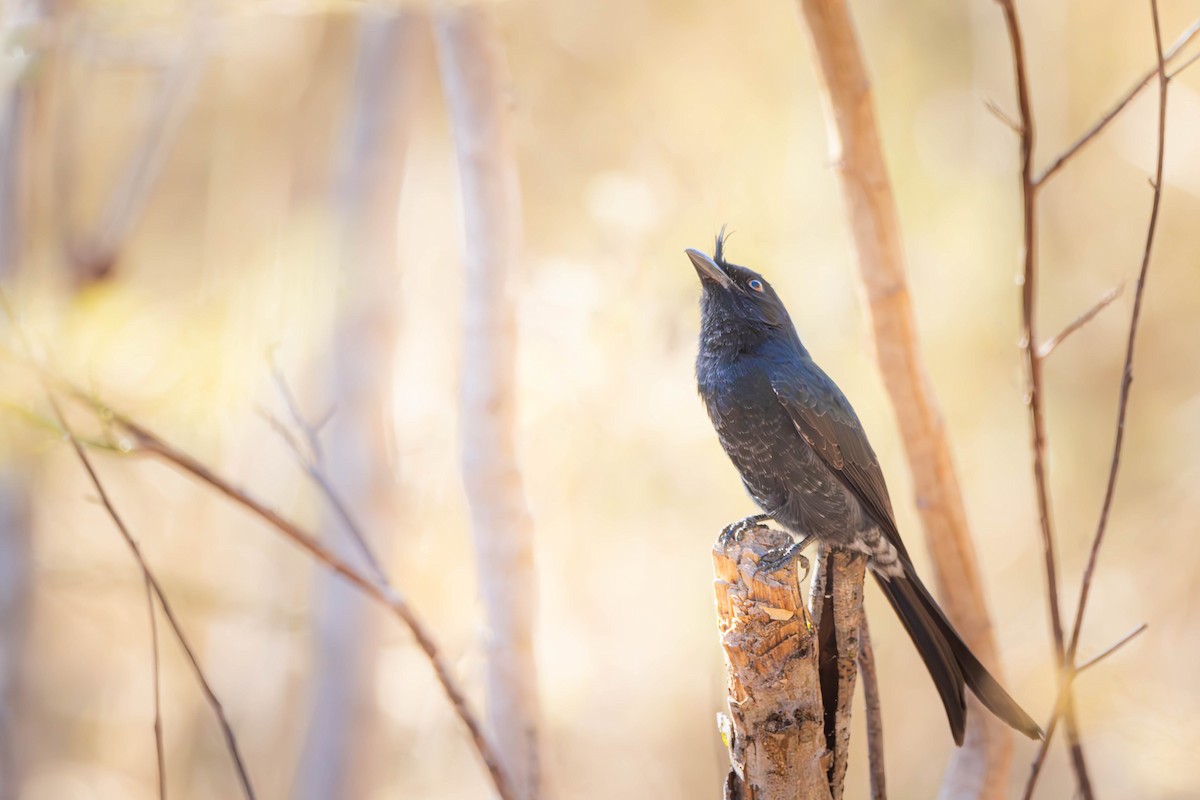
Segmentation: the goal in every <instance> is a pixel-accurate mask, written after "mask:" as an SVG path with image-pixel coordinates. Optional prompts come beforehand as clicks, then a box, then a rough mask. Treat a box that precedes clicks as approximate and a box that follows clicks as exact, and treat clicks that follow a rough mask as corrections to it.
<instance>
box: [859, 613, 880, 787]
mask: <svg viewBox="0 0 1200 800" xmlns="http://www.w3.org/2000/svg"><path fill="white" fill-rule="evenodd" d="M858 671H859V672H860V673H861V674H862V686H863V707H864V709H865V713H866V717H867V758H868V767H869V769H870V773H871V800H887V780H886V775H887V773H886V771H885V770H884V761H883V712H882V709H881V707H880V700H879V676H878V674H877V673H876V671H875V649H874V648H873V647H871V631H870V628H868V626H867V615H866V614H863V615H862V620H860V621H859V628H858Z"/></svg>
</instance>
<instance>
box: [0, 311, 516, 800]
mask: <svg viewBox="0 0 1200 800" xmlns="http://www.w3.org/2000/svg"><path fill="white" fill-rule="evenodd" d="M2 298H3V295H2V294H0V299H2ZM2 305H3V307H4V309H5V312H6V313H7V314H9V316H10V318H11V317H12V315H11V310H10V309H9V307H8V305H7V303H3V304H2ZM33 368H34V369H38V370H39V373H40V374H42V375H45V374H46V371H45V370H44V369H42V368H40V367H38V366H36V365H33ZM67 389H68V390H69V391H70V392H71V394H72V396H74V397H75V398H76V399H78V400H80V401H81V402H83V403H85V404H87V405H88V407H89V408H91V409H92V410H93V412H94V413H95V414H96V416H97V417H98V418H99V419H101V420H102V421H104V422H106V423H108V424H110V425H112V426H113V427H114V428H115V432H117V433H119V434H121V435H122V436H123V437H126V438H127V439H128V441H124V442H122V443H121V444H120V445H119V449H121V450H122V451H126V452H141V453H147V454H151V455H154V456H156V457H158V458H160V459H162V460H163V461H165V462H167V463H169V464H171V465H172V466H174V467H176V468H178V469H180V470H182V471H183V472H185V473H188V474H190V475H191V476H192V477H194V478H196V479H198V480H199V481H201V482H202V483H206V484H208V485H209V486H210V487H212V488H213V489H216V490H217V491H218V492H220V493H221V494H223V495H224V496H225V497H226V498H228V499H229V500H232V501H233V502H234V503H236V504H237V505H240V506H242V507H243V508H245V509H246V510H248V511H250V512H251V513H252V514H254V515H255V516H257V517H259V518H260V519H262V520H263V521H265V522H266V523H267V524H269V525H270V526H271V527H273V528H274V529H275V530H277V531H279V533H281V534H283V536H284V538H286V539H288V540H289V541H291V542H292V543H293V544H295V545H296V546H297V547H299V548H300V549H302V550H304V551H306V552H307V553H308V554H309V555H310V556H312V557H313V558H315V559H316V560H317V561H318V562H320V563H321V564H324V565H325V566H326V567H327V568H329V569H330V570H332V571H333V572H336V573H337V574H338V575H341V576H342V577H343V578H345V579H346V580H347V581H348V582H349V583H350V584H351V585H353V586H355V587H356V588H357V589H358V590H359V591H361V592H363V593H364V594H365V595H366V596H368V597H370V598H371V599H372V600H374V601H376V602H378V603H380V604H381V605H382V606H384V607H385V608H387V609H388V611H389V612H391V614H392V615H393V616H394V617H396V618H397V619H399V620H400V621H401V622H402V623H403V624H404V625H405V626H406V627H407V628H408V629H409V631H410V632H411V633H412V635H413V638H414V639H415V640H416V642H417V646H418V647H420V648H421V651H422V652H423V653H424V654H425V657H426V659H427V660H428V661H429V663H430V666H432V667H433V671H434V674H435V675H436V677H437V679H438V683H439V684H441V687H442V691H443V692H444V693H445V694H446V697H447V699H449V701H450V704H451V706H452V707H453V708H454V713H455V714H456V715H457V716H458V718H459V720H461V721H462V723H463V725H464V726H465V727H466V728H467V732H468V733H469V734H470V736H471V742H472V743H473V744H474V746H475V750H476V752H477V753H478V754H479V757H480V759H481V760H482V761H483V763H484V766H485V767H486V768H487V770H488V775H489V777H490V778H491V780H492V785H493V787H494V788H495V790H496V794H497V795H498V796H499V797H500V798H501V800H516V798H515V795H513V794H512V792H511V790H510V789H509V786H508V780H507V778H506V776H505V773H504V769H503V767H502V766H501V764H500V760H499V758H498V757H497V756H496V754H495V752H494V750H493V749H492V747H491V745H490V743H489V742H488V741H487V739H486V737H485V736H484V735H483V727H482V726H481V725H480V724H479V719H478V717H477V716H476V714H475V712H474V711H473V710H472V709H471V707H470V704H469V703H468V702H467V698H466V695H465V694H464V693H463V690H462V689H461V688H460V687H459V685H458V682H457V681H456V680H455V678H454V676H453V675H452V674H451V672H450V668H449V667H448V666H447V665H446V661H445V659H444V658H443V657H442V654H441V651H440V650H439V648H438V646H437V644H436V643H435V641H434V639H433V636H432V634H431V632H430V631H429V628H428V627H427V626H426V625H425V623H424V621H422V620H421V618H420V617H418V616H417V615H416V612H415V611H413V609H412V607H411V606H410V605H409V603H408V601H407V600H406V599H405V598H404V596H403V595H402V594H400V592H399V591H397V590H396V589H394V588H393V587H392V586H391V585H389V584H380V583H377V582H376V581H374V580H372V579H371V578H368V577H367V576H366V575H364V574H363V573H362V572H361V571H359V570H357V569H355V568H354V567H352V566H350V564H348V563H347V562H345V561H344V560H342V559H341V558H340V557H338V556H337V555H336V554H335V553H334V552H333V551H331V550H329V549H328V548H326V547H325V546H324V545H322V544H321V543H320V542H319V541H317V539H316V537H315V536H314V535H313V534H311V533H309V532H308V531H306V530H304V529H303V528H301V527H300V526H299V525H297V524H295V523H294V522H292V521H290V520H288V519H286V518H285V517H283V516H281V515H280V514H278V513H277V512H275V511H273V510H271V509H270V508H268V507H267V506H266V505H264V504H263V503H262V502H260V501H259V500H257V499H255V498H254V497H252V496H251V495H249V494H248V493H246V492H245V491H243V490H241V489H239V488H237V487H236V486H234V485H233V484H232V483H230V482H229V481H227V480H225V479H224V478H222V477H221V476H219V475H217V474H216V473H215V472H213V471H212V470H210V469H209V468H208V467H206V466H204V465H203V464H202V463H200V461H198V460H197V459H196V458H195V457H193V456H191V455H189V454H188V453H186V452H184V451H183V450H180V449H179V448H177V447H175V446H173V445H171V444H170V443H168V442H167V441H165V440H164V439H161V438H159V437H158V436H156V435H155V434H153V433H151V432H150V431H149V430H148V429H146V428H144V427H143V426H141V425H140V424H138V423H137V422H134V421H133V420H132V419H130V418H129V417H126V416H124V415H123V414H120V413H118V412H116V411H114V410H113V409H111V408H109V407H107V406H105V405H103V404H101V403H100V402H98V401H97V400H95V399H94V398H91V397H89V396H88V395H87V394H85V393H83V392H81V391H80V390H78V389H76V388H74V387H67ZM73 441H74V442H76V443H77V444H78V441H79V440H78V439H73ZM159 601H160V602H162V596H161V594H160V595H159ZM163 609H164V611H166V605H165V604H164V606H163ZM167 617H168V619H171V615H170V613H168V614H167ZM214 699H215V698H214Z"/></svg>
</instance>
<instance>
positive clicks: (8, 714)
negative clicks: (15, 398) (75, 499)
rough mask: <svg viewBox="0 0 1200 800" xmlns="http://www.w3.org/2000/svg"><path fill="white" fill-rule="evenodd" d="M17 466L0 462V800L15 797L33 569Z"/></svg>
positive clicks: (24, 489)
mask: <svg viewBox="0 0 1200 800" xmlns="http://www.w3.org/2000/svg"><path fill="white" fill-rule="evenodd" d="M22 466H23V465H21V464H17V465H2V464H0V800H16V798H17V796H18V795H19V793H20V782H21V769H20V767H21V759H20V758H19V753H18V748H19V743H20V741H21V737H20V735H19V732H20V729H21V724H20V710H21V709H20V698H21V691H20V687H21V675H22V671H23V670H22V660H23V659H24V657H25V650H26V646H25V645H26V638H27V634H28V621H29V612H30V600H31V598H30V594H31V591H32V586H31V580H30V570H31V569H32V568H33V563H32V559H31V558H30V545H31V542H30V534H31V520H30V508H29V486H28V482H27V481H26V480H25V476H23V475H21V474H20V473H19V470H20V469H21V468H22ZM25 466H27V465H25Z"/></svg>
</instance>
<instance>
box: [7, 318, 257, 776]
mask: <svg viewBox="0 0 1200 800" xmlns="http://www.w3.org/2000/svg"><path fill="white" fill-rule="evenodd" d="M5 307H6V308H7V305H6V306H5ZM46 397H47V399H48V400H49V401H50V407H51V408H52V409H53V411H54V416H55V418H56V419H57V420H58V424H59V425H61V426H62V429H63V431H64V432H66V435H67V438H68V439H69V440H70V443H71V448H72V449H73V450H74V451H75V455H76V457H77V458H78V459H79V463H80V464H82V465H83V468H84V470H85V471H86V472H87V475H88V479H89V480H91V482H92V486H93V487H95V489H96V493H97V494H98V495H99V496H100V503H101V505H103V506H104V510H105V511H107V512H108V515H109V517H111V518H112V521H113V524H114V525H116V526H117V530H118V531H119V532H120V534H121V538H123V539H124V540H125V544H126V545H127V546H128V547H129V551H130V553H131V554H132V555H133V558H134V560H135V561H137V564H138V568H139V569H141V571H142V577H143V578H144V579H145V581H146V583H147V584H148V586H149V588H150V589H152V590H153V592H154V596H155V597H157V598H158V602H159V604H160V605H161V606H162V610H163V614H164V615H165V616H166V618H167V622H168V623H169V624H170V626H171V630H172V632H173V633H174V634H175V639H176V641H178V642H179V645H180V647H182V648H183V652H184V654H185V655H187V658H188V662H189V663H190V664H191V665H192V672H193V673H194V674H195V675H196V680H197V681H198V682H199V683H200V688H201V689H202V690H203V692H204V696H205V698H206V699H207V700H208V704H209V706H211V707H212V710H213V713H214V714H216V716H217V722H218V723H219V724H220V726H221V733H222V734H223V735H224V737H225V746H226V748H227V749H228V750H229V756H230V758H232V759H233V764H234V767H235V768H236V770H237V776H238V781H239V782H240V783H241V787H242V793H243V794H245V796H246V797H247V798H249V800H254V797H255V794H254V789H253V788H252V787H251V785H250V776H249V774H248V773H247V772H246V764H245V762H244V761H243V760H242V755H241V752H240V751H239V750H238V745H237V737H235V736H234V733H233V726H231V725H230V724H229V719H228V718H227V717H226V716H225V709H224V707H223V706H222V705H221V701H220V700H219V699H218V698H217V694H216V692H214V691H213V688H212V685H211V684H210V683H209V682H208V678H206V677H205V675H204V669H203V668H202V667H201V666H200V660H199V659H198V658H197V657H196V652H195V650H193V649H192V646H191V644H190V643H189V642H188V639H187V636H185V635H184V633H183V627H182V626H181V625H180V624H179V620H178V619H177V618H176V617H175V612H174V610H173V609H172V608H171V603H170V601H169V600H167V595H166V593H165V592H163V588H162V584H160V583H159V582H158V578H156V577H155V575H154V572H153V571H151V569H150V565H149V564H148V563H147V562H146V558H145V556H143V555H142V548H141V547H140V546H138V543H137V540H136V539H134V538H133V534H131V533H130V532H129V528H127V527H126V526H125V521H124V519H122V518H121V515H120V514H119V513H118V512H117V509H116V506H114V505H113V503H112V500H111V499H110V498H109V496H108V492H107V491H105V489H104V484H103V483H101V482H100V476H99V475H97V474H96V468H95V467H94V466H92V461H91V459H90V458H88V455H87V453H86V452H85V451H84V449H83V445H82V444H80V442H79V439H78V438H77V437H76V436H75V432H74V431H73V430H72V429H71V426H70V425H69V424H68V423H67V418H66V416H65V415H64V414H63V412H62V408H61V407H60V406H59V404H58V400H57V399H55V397H54V394H53V393H52V391H51V390H50V388H49V387H48V386H47V387H46ZM150 612H151V614H153V613H154V607H153V604H151V607H150ZM151 629H152V631H153V632H154V635H155V638H157V627H155V626H153V625H152V628H151ZM157 651H158V648H157V646H155V653H156V655H155V659H154V666H155V706H154V712H155V725H154V728H155V743H156V745H157V747H158V763H159V770H160V771H159V785H160V790H162V787H163V785H164V783H163V782H164V781H165V773H164V772H162V769H163V751H162V738H161V731H162V721H161V718H160V717H159V709H158V675H157V667H158V658H157Z"/></svg>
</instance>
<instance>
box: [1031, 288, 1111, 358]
mask: <svg viewBox="0 0 1200 800" xmlns="http://www.w3.org/2000/svg"><path fill="white" fill-rule="evenodd" d="M1124 290H1125V284H1123V283H1122V284H1118V285H1117V286H1114V287H1113V288H1111V289H1109V290H1108V291H1107V292H1105V293H1104V295H1103V296H1102V297H1101V298H1100V299H1099V300H1097V301H1096V302H1095V303H1094V304H1093V305H1092V307H1091V308H1089V309H1088V310H1087V311H1085V312H1083V313H1082V314H1080V315H1079V316H1078V317H1076V318H1075V320H1074V321H1073V322H1072V323H1071V324H1070V325H1068V326H1067V327H1065V328H1063V329H1062V330H1061V331H1059V333H1058V334H1057V335H1056V336H1053V337H1051V338H1050V339H1049V341H1046V342H1043V343H1042V345H1041V346H1040V347H1039V348H1038V358H1040V359H1044V358H1046V357H1047V356H1049V355H1050V354H1051V353H1053V352H1054V350H1055V348H1057V347H1058V346H1059V345H1060V344H1062V343H1063V340H1065V339H1066V338H1067V337H1068V336H1070V335H1071V334H1072V333H1074V332H1075V331H1077V330H1079V329H1080V328H1082V327H1083V326H1084V325H1087V324H1088V323H1089V322H1091V321H1092V319H1094V318H1095V316H1096V315H1097V314H1099V313H1100V312H1101V311H1103V310H1104V309H1105V308H1107V307H1108V306H1109V304H1110V303H1112V301H1113V300H1116V299H1117V298H1118V297H1120V295H1121V292H1122V291H1124Z"/></svg>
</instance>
